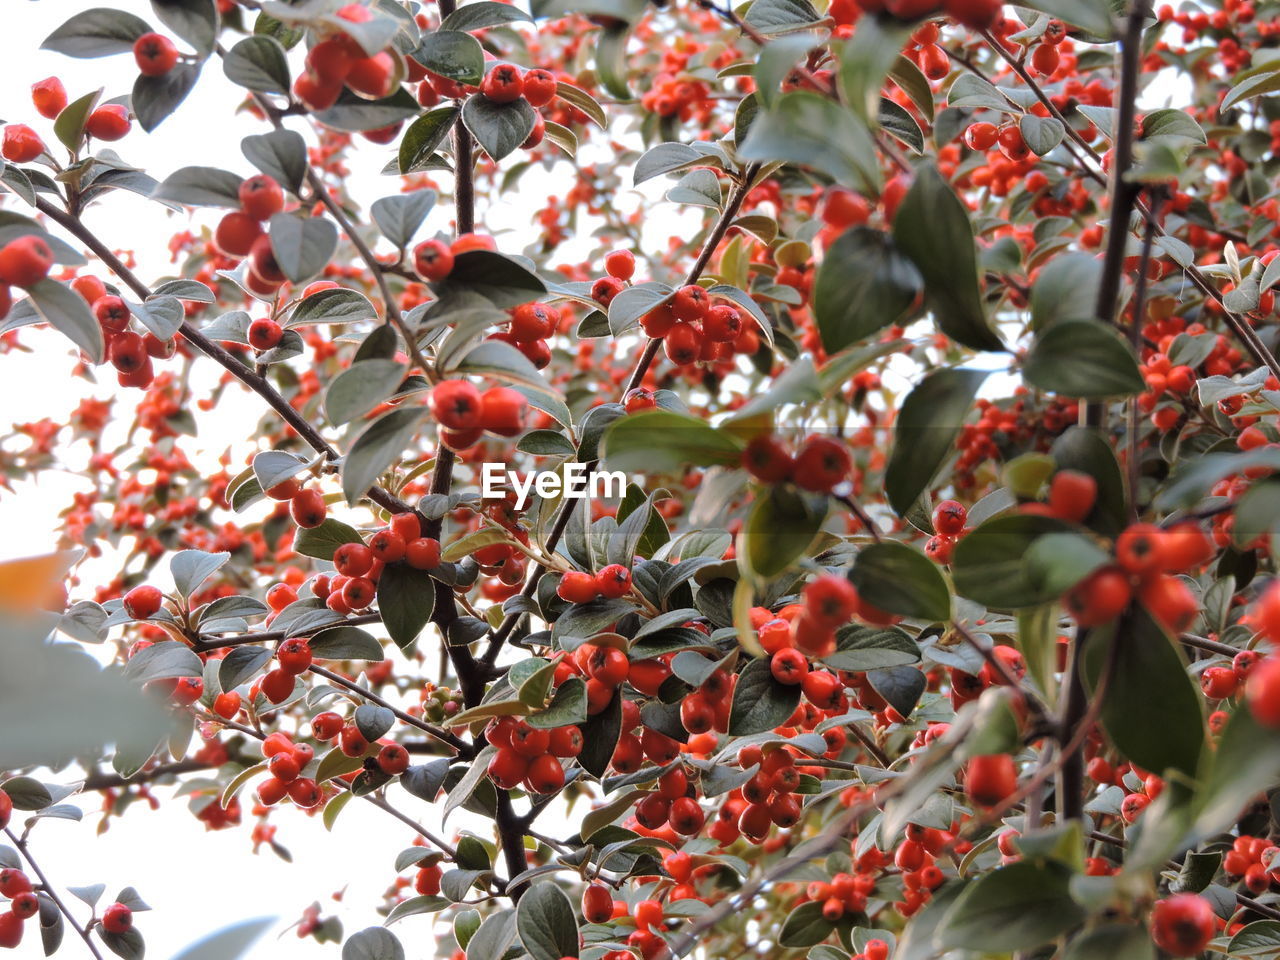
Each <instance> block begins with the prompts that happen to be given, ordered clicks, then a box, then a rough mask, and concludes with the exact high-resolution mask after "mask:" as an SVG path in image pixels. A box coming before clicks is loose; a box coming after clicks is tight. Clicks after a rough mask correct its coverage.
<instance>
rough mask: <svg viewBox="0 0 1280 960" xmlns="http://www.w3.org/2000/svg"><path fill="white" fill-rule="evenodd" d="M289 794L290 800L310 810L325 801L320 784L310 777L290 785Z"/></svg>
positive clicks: (302, 778) (301, 778)
mask: <svg viewBox="0 0 1280 960" xmlns="http://www.w3.org/2000/svg"><path fill="white" fill-rule="evenodd" d="M288 792H289V799H290V800H292V801H293V802H294V803H296V804H297V805H298V806H300V807H304V808H306V809H308V810H309V809H310V808H312V807H314V806H316V805H317V804H319V803H320V801H321V800H323V799H324V791H323V790H321V789H320V784H318V783H316V782H315V781H314V780H312V779H311V778H310V777H299V778H298V779H297V780H295V781H293V783H291V784H289V790H288Z"/></svg>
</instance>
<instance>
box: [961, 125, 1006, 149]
mask: <svg viewBox="0 0 1280 960" xmlns="http://www.w3.org/2000/svg"><path fill="white" fill-rule="evenodd" d="M999 135H1000V131H999V129H997V127H996V125H995V124H994V123H987V122H986V121H980V122H978V123H971V124H969V126H967V127H966V128H965V131H964V143H965V146H967V147H968V148H969V149H970V150H980V151H987V150H990V149H991V148H992V147H994V146H995V145H996V138H997V137H998V136H999Z"/></svg>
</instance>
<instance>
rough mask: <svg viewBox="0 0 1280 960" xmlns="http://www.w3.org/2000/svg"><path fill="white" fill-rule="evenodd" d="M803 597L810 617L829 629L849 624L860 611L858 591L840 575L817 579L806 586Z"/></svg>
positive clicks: (823, 576)
mask: <svg viewBox="0 0 1280 960" xmlns="http://www.w3.org/2000/svg"><path fill="white" fill-rule="evenodd" d="M802 596H803V598H804V603H805V608H806V609H807V610H808V612H809V616H810V617H812V618H813V619H814V620H815V621H816V622H817V623H819V624H820V625H822V626H825V627H827V628H829V629H833V630H834V629H835V628H836V627H839V626H843V625H844V624H846V623H848V622H849V620H851V619H852V618H853V615H854V614H855V613H856V612H857V611H858V591H857V590H856V589H855V588H854V586H853V584H852V583H850V582H849V580H848V579H847V578H845V577H842V576H839V575H838V574H834V573H824V574H823V575H822V576H820V577H817V578H816V579H814V580H813V581H811V582H810V583H808V584H807V585H806V586H805V588H804V592H803V594H802Z"/></svg>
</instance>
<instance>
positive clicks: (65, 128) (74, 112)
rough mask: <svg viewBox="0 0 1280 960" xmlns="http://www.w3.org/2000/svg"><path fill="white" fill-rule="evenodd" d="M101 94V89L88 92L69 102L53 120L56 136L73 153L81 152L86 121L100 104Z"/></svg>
mask: <svg viewBox="0 0 1280 960" xmlns="http://www.w3.org/2000/svg"><path fill="white" fill-rule="evenodd" d="M101 96H102V91H101V90H94V91H93V92H92V93H86V94H85V95H84V96H83V97H80V98H78V99H76V100H74V101H72V102H71V103H69V104H67V106H66V107H64V108H63V110H62V112H61V113H59V114H58V118H57V119H56V120H54V121H53V133H54V136H56V137H57V138H58V140H59V141H60V142H61V143H62V145H63V146H64V147H66V148H67V149H68V150H70V151H72V152H73V153H77V152H79V150H80V147H81V146H82V145H83V144H84V125H85V122H86V121H87V120H88V119H89V114H91V113H93V108H94V107H96V106H97V105H98V98H99V97H101Z"/></svg>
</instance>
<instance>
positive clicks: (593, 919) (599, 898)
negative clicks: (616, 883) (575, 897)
mask: <svg viewBox="0 0 1280 960" xmlns="http://www.w3.org/2000/svg"><path fill="white" fill-rule="evenodd" d="M582 916H583V918H584V919H585V920H586V921H587V923H606V922H607V921H608V920H609V918H610V917H612V916H613V894H612V893H610V892H609V888H608V887H606V886H604V885H603V884H600V883H591V884H588V885H587V887H586V889H585V890H583V891H582Z"/></svg>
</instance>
